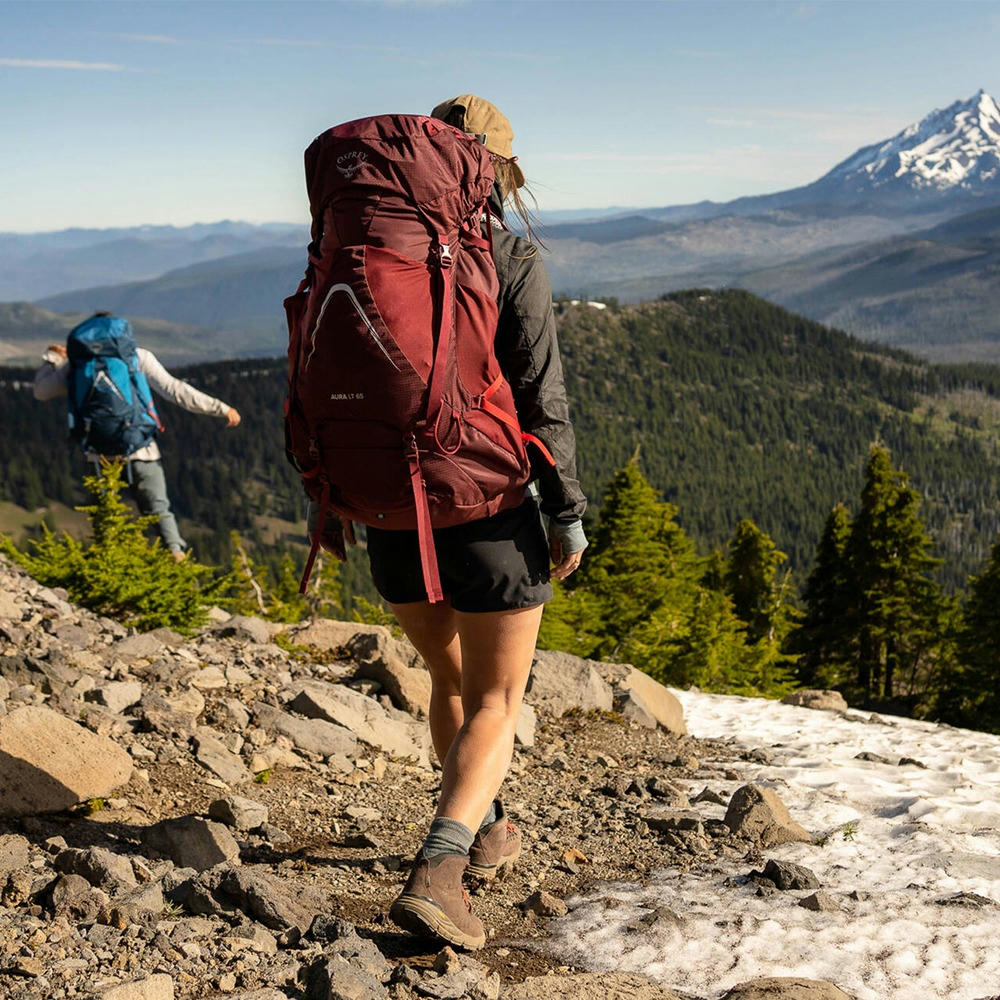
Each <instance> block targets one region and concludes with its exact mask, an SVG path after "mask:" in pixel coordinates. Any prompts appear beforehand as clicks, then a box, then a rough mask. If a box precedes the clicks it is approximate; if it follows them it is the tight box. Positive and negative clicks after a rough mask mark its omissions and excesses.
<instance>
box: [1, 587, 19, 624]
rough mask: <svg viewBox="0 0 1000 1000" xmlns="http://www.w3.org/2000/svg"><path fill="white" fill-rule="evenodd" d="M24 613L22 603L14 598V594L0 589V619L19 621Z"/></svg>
mask: <svg viewBox="0 0 1000 1000" xmlns="http://www.w3.org/2000/svg"><path fill="white" fill-rule="evenodd" d="M23 614H24V605H23V604H19V603H18V602H17V601H15V600H14V595H13V594H10V593H8V592H7V591H6V590H0V621H9V622H19V621H20V620H21V618H22V616H23Z"/></svg>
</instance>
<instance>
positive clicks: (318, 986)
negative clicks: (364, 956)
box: [306, 956, 389, 1000]
mask: <svg viewBox="0 0 1000 1000" xmlns="http://www.w3.org/2000/svg"><path fill="white" fill-rule="evenodd" d="M307 982H308V986H307V988H306V997H307V1000H380V998H382V997H388V995H389V991H388V990H387V989H386V988H385V987H384V986H383V985H382V984H381V983H380V982H379V981H378V980H377V979H376V978H375V977H374V976H373V975H372V974H371V973H370V972H367V971H366V970H364V969H356V968H355V967H354V966H352V965H350V964H348V962H347V961H345V960H344V959H343V958H341V957H340V956H334V957H333V958H322V959H320V960H319V961H318V962H316V963H315V964H314V965H312V966H311V967H310V969H309V972H308V980H307Z"/></svg>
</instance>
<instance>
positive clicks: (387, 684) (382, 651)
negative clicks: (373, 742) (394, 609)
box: [347, 625, 431, 718]
mask: <svg viewBox="0 0 1000 1000" xmlns="http://www.w3.org/2000/svg"><path fill="white" fill-rule="evenodd" d="M347 648H348V651H349V652H350V654H351V656H353V657H354V660H355V661H356V663H357V664H358V671H357V673H358V676H359V677H364V678H367V679H369V680H373V681H378V682H379V684H381V685H382V687H383V688H384V689H385V691H386V693H387V694H388V695H389V697H390V699H392V702H393V704H394V705H396V707H397V708H401V709H402V710H403V711H404V712H409V713H410V715H415V716H417V717H418V718H424V717H425V716H427V715H428V713H429V712H430V705H431V675H430V674H429V673H428V672H427V668H426V667H425V666H424V661H423V660H422V659H421V658H420V654H419V653H418V652H417V651H416V650H415V649H414V648H413V646H412V645H411V644H410V643H409V641H408V640H406V639H396V638H394V637H393V635H392V633H391V632H390V631H389V629H387V628H385V627H384V626H382V625H369V626H367V627H366V629H365V630H364V631H362V632H358V633H356V634H355V636H354V638H353V639H351V640H350V641H349V642H348V644H347Z"/></svg>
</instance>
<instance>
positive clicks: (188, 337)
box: [0, 302, 232, 365]
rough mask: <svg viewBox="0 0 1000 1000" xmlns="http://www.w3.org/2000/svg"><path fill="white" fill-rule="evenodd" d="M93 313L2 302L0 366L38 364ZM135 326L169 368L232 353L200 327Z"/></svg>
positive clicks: (137, 322) (145, 322)
mask: <svg viewBox="0 0 1000 1000" xmlns="http://www.w3.org/2000/svg"><path fill="white" fill-rule="evenodd" d="M91 312H92V310H88V311H86V312H83V311H81V312H76V313H69V314H67V313H54V312H50V311H49V310H48V309H42V308H41V307H40V306H36V305H34V304H33V303H31V302H0V364H6V365H14V364H35V363H36V362H37V360H38V358H39V357H40V355H41V354H42V352H43V351H44V350H45V347H46V346H47V345H48V344H61V343H64V342H65V340H66V334H67V333H69V331H70V330H71V329H72V328H73V327H74V326H76V324H77V323H80V322H81V321H82V320H84V319H86V318H87V316H89V315H91ZM132 325H133V327H134V328H135V332H136V336H137V337H138V339H139V343H140V344H142V345H143V346H144V347H148V348H149V349H150V350H152V351H154V352H155V353H156V355H157V356H158V357H159V358H160V360H161V361H163V362H164V363H165V364H168V365H169V364H175V363H177V362H180V361H184V360H190V359H191V358H192V357H200V358H205V359H208V358H211V357H213V356H214V357H216V358H218V357H225V356H227V355H229V354H231V353H232V352H231V351H230V350H229V349H228V345H227V344H225V343H224V342H223V341H222V340H221V339H220V338H218V337H213V336H212V334H211V333H210V332H209V331H207V330H203V329H200V328H198V327H194V326H185V325H181V324H177V323H170V322H167V321H166V320H158V319H142V318H138V319H134V320H133V322H132Z"/></svg>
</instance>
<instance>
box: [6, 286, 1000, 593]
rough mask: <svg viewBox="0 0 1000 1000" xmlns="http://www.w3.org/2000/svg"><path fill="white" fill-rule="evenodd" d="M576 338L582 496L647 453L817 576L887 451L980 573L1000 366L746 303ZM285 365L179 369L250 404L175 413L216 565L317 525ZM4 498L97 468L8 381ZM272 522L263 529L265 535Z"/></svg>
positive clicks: (944, 550) (963, 565)
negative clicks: (305, 488) (287, 412)
mask: <svg viewBox="0 0 1000 1000" xmlns="http://www.w3.org/2000/svg"><path fill="white" fill-rule="evenodd" d="M559 313H560V341H561V346H562V350H563V356H564V365H565V369H566V376H567V385H568V388H569V392H570V397H571V400H572V403H573V412H574V416H575V422H576V425H577V433H578V438H579V460H580V469H581V476H582V479H583V483H584V486H585V489H586V490H587V492H588V494H589V495H590V496H591V498H592V500H593V509H594V511H596V509H597V506H598V505H599V501H600V498H601V495H602V493H603V490H604V489H605V487H606V485H607V484H608V482H609V481H610V479H611V477H612V476H613V475H614V473H615V472H616V470H618V469H620V468H621V467H622V466H623V465H624V464H625V463H626V462H627V460H628V459H629V458H630V457H631V456H632V455H633V454H634V453H635V451H636V448H637V447H638V448H639V449H640V454H641V466H642V469H643V471H644V474H645V475H646V477H647V479H648V480H649V481H650V483H652V484H653V486H654V487H656V488H657V489H659V490H661V491H663V493H664V495H665V496H666V497H667V498H668V499H670V500H671V501H672V502H673V503H675V504H677V505H678V507H679V516H678V520H679V522H680V523H681V524H682V525H683V526H684V528H685V529H686V530H687V532H688V533H689V534H690V535H691V536H693V538H694V539H695V540H696V542H697V543H698V545H699V547H700V548H701V549H702V550H703V551H708V550H709V549H710V548H713V547H716V546H720V545H722V544H723V543H724V542H725V541H726V540H727V539H729V538H730V537H731V536H732V534H733V531H734V529H735V528H736V526H737V524H738V523H739V522H740V521H741V520H742V519H744V518H750V519H752V520H753V521H754V522H755V523H756V524H757V525H759V526H760V528H762V529H763V530H765V531H766V532H768V534H770V535H771V537H772V538H773V539H774V541H775V543H776V544H777V545H778V547H779V548H780V549H781V550H783V551H785V552H787V553H788V555H789V564H790V566H791V567H792V569H793V571H794V573H795V576H796V579H797V580H798V581H799V582H802V581H804V579H805V576H806V575H807V574H808V572H809V569H810V566H811V563H812V559H813V556H814V553H815V548H816V543H817V541H818V539H819V536H820V533H821V531H822V528H823V524H824V521H825V520H826V517H827V515H828V514H829V512H830V509H831V507H832V506H833V505H834V504H835V503H837V502H839V501H845V502H850V501H851V500H852V498H854V497H856V496H857V495H858V493H859V490H860V488H861V483H862V476H863V470H864V467H865V463H866V461H867V460H868V455H869V446H870V444H871V443H872V442H873V441H874V440H876V439H877V440H880V441H881V442H883V443H884V444H885V445H886V447H887V448H888V449H889V450H890V453H891V455H892V458H893V461H894V462H895V463H896V464H897V465H898V466H900V467H901V468H903V469H904V470H905V471H906V472H907V473H908V474H909V477H910V481H911V483H912V485H913V486H914V487H915V488H916V489H917V490H919V491H920V492H921V493H922V494H923V496H924V504H923V508H922V510H923V516H924V518H925V520H926V522H927V524H928V527H929V529H930V530H931V532H932V534H933V535H934V536H935V538H936V540H937V541H938V543H939V546H940V554H941V555H942V556H943V558H944V560H945V564H944V566H943V567H942V569H941V570H940V573H941V577H942V580H943V582H944V583H945V584H946V585H947V586H948V587H950V588H952V589H955V588H959V587H962V586H964V584H965V579H966V577H967V576H968V575H969V574H970V573H973V572H979V571H980V570H981V569H982V566H983V565H984V563H985V561H986V558H987V555H988V552H989V548H990V545H991V544H992V542H993V540H994V539H995V537H996V535H997V534H998V532H1000V501H998V496H1000V474H998V468H997V459H998V447H997V432H998V428H1000V370H997V369H995V368H988V367H979V368H974V367H964V368H961V369H959V368H946V367H940V366H931V365H928V364H926V363H924V362H922V361H919V360H917V359H915V358H913V357H911V356H909V355H906V354H904V353H902V352H899V351H893V350H889V349H884V348H879V347H874V346H872V345H871V344H866V343H863V342H861V341H858V340H856V339H854V338H851V337H848V336H846V335H844V334H841V333H838V332H835V331H831V330H829V329H826V328H824V327H822V326H819V325H818V324H815V323H812V322H809V321H807V320H804V319H802V318H801V317H798V316H795V315H793V314H791V313H788V312H786V311H785V310H782V309H780V308H778V307H775V306H772V305H769V304H768V303H766V302H763V301H762V300H760V299H757V298H755V297H754V296H752V295H750V294H748V293H745V292H739V291H728V292H708V291H691V292H682V293H677V294H673V295H670V296H668V297H666V298H665V299H664V300H662V301H658V302H654V303H648V304H646V305H643V306H638V307H634V308H631V307H630V308H620V309H618V308H614V307H613V308H611V309H607V310H603V311H598V310H594V309H590V308H587V307H586V306H569V305H563V304H561V305H560V306H559ZM284 372H285V367H284V362H283V360H278V359H276V360H255V361H252V362H223V363H217V364H210V365H200V366H197V367H194V368H191V369H187V370H184V371H181V370H178V373H180V374H183V375H184V376H185V377H187V378H189V379H190V380H191V381H192V382H193V383H195V384H196V385H199V386H200V387H203V388H205V389H206V390H207V391H209V392H211V393H213V394H214V395H217V396H220V397H221V398H223V399H225V400H226V401H227V402H229V403H231V404H232V405H234V406H236V407H237V408H238V409H239V410H240V411H241V412H242V413H243V417H244V422H243V424H242V426H241V427H240V428H239V429H238V430H236V431H227V430H226V429H225V428H224V427H223V426H222V424H221V422H214V421H211V420H208V419H207V418H204V417H194V416H191V415H189V414H186V413H183V412H180V411H177V410H176V409H175V408H173V407H169V406H166V405H165V406H164V407H163V410H164V413H163V417H164V423H165V424H166V426H167V432H166V435H165V437H164V440H163V450H164V454H165V461H166V466H167V475H168V481H169V483H170V487H171V495H172V497H173V500H174V505H175V508H176V509H177V511H178V512H179V513H180V515H181V516H182V518H185V519H187V520H188V521H192V520H193V521H195V522H197V523H198V525H200V526H202V528H203V531H202V532H201V533H200V534H199V533H198V532H196V533H195V537H196V538H197V540H198V548H199V552H200V553H201V555H202V557H203V558H213V559H222V558H224V557H225V556H226V555H227V550H228V532H229V530H230V529H231V528H236V529H238V530H240V531H241V532H244V533H245V534H246V535H247V537H248V538H249V539H250V540H251V541H252V540H254V539H256V540H257V542H258V544H260V543H261V542H262V540H263V539H264V538H267V539H268V540H269V542H268V544H269V546H270V547H271V548H272V549H273V548H274V546H275V543H274V541H273V539H274V538H275V533H274V529H277V533H278V534H277V538H278V544H279V547H280V545H282V544H284V543H286V542H289V541H290V540H291V538H292V537H293V535H292V534H291V532H292V531H293V526H292V525H291V524H290V523H289V524H286V525H283V526H282V525H273V524H269V523H267V522H265V521H263V520H262V518H263V517H265V516H266V517H270V516H277V517H279V518H281V519H283V520H287V521H289V522H291V521H293V520H295V519H297V518H299V517H300V516H301V514H302V503H301V496H300V492H299V489H298V485H297V483H296V481H295V477H294V474H293V473H292V471H291V469H290V467H288V465H287V463H286V462H285V458H284V454H283V447H282V436H281V412H282V402H283V399H284V391H285V374H284ZM0 390H2V391H0V427H2V428H3V430H2V433H0V500H13V501H14V502H15V503H17V504H19V505H21V506H25V507H36V506H39V505H41V504H42V503H43V502H44V501H45V499H46V498H53V499H59V500H64V501H65V500H71V499H73V488H74V484H75V482H76V480H77V479H78V477H79V472H80V471H81V462H80V460H79V458H78V456H77V455H76V454H75V453H74V452H72V451H70V450H69V449H67V447H66V445H65V444H64V439H65V415H64V409H63V407H62V406H61V405H59V404H57V403H53V404H47V405H42V404H38V403H35V402H34V401H33V400H32V398H31V392H30V373H29V372H25V371H23V370H22V371H20V372H16V371H14V370H11V369H7V370H3V371H0ZM255 516H256V520H255Z"/></svg>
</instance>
